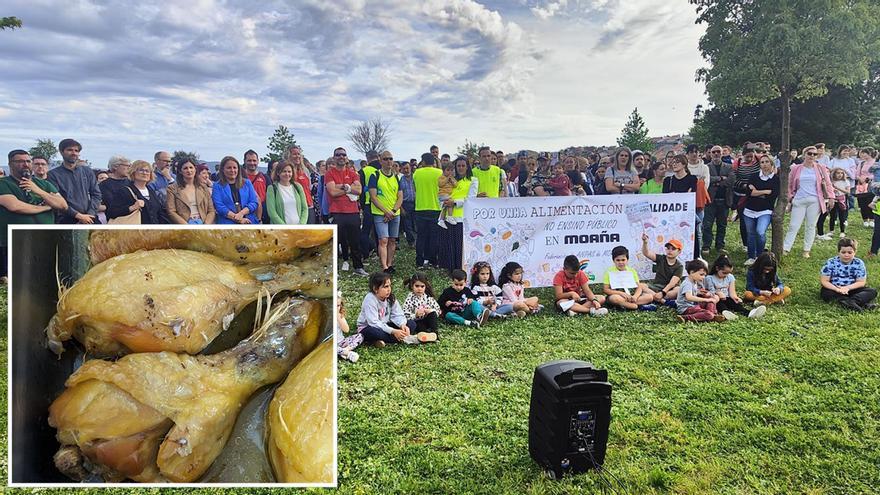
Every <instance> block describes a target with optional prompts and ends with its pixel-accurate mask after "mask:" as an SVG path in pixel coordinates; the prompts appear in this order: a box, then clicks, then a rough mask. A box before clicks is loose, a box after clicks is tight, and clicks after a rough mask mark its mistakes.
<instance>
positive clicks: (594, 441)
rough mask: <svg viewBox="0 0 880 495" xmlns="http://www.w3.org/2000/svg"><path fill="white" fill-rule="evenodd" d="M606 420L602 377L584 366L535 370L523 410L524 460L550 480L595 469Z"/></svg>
mask: <svg viewBox="0 0 880 495" xmlns="http://www.w3.org/2000/svg"><path fill="white" fill-rule="evenodd" d="M610 420H611V384H610V383H608V372H607V371H606V370H597V369H595V368H594V367H593V364H592V363H587V362H584V361H571V360H565V361H551V362H548V363H544V364H542V365H540V366H538V367H537V368H535V377H534V379H533V381H532V401H531V406H530V408H529V454H530V455H531V456H532V459H534V460H535V462H537V463H538V465H540V466H541V467H543V468H544V470H545V472H546V473H547V475H548V476H550V477H551V478H557V479H558V478H561V477H562V476H563V475H565V474H573V473H582V472H584V471H587V470H589V469H598V468H600V467H601V466H602V463H603V462H604V461H605V447H606V444H607V442H608V423H609V422H610Z"/></svg>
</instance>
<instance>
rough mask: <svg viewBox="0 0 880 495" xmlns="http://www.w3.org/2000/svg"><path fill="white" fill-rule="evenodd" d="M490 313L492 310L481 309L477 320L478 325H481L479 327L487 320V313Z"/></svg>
mask: <svg viewBox="0 0 880 495" xmlns="http://www.w3.org/2000/svg"><path fill="white" fill-rule="evenodd" d="M491 313H492V312H491V311H489V310H488V309H483V312H482V313H480V319H479V320H478V321H479V322H480V326H481V327H482V326H483V325H485V324H486V322H487V321H489V315H490V314H491Z"/></svg>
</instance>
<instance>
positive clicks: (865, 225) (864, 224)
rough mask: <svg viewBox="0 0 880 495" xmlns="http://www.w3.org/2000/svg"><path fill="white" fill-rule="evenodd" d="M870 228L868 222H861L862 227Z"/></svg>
mask: <svg viewBox="0 0 880 495" xmlns="http://www.w3.org/2000/svg"><path fill="white" fill-rule="evenodd" d="M870 226H871V222H869V221H867V220H865V221H864V222H862V227H870Z"/></svg>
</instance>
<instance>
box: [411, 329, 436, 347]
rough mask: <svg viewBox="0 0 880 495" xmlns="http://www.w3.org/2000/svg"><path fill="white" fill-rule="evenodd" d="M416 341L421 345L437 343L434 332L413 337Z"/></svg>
mask: <svg viewBox="0 0 880 495" xmlns="http://www.w3.org/2000/svg"><path fill="white" fill-rule="evenodd" d="M415 337H416V339H418V341H419V342H421V343H422V344H426V343H428V342H437V334H436V333H434V332H419V333H417V334H416V335H415Z"/></svg>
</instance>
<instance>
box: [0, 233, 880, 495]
mask: <svg viewBox="0 0 880 495" xmlns="http://www.w3.org/2000/svg"><path fill="white" fill-rule="evenodd" d="M851 233H853V234H854V235H855V237H856V238H858V239H860V240H861V242H862V246H863V247H862V248H861V249H860V253H859V254H860V255H863V254H864V252H865V244H866V243H867V241H868V240H869V236H870V234H869V232H868V230H867V229H865V228H862V227H860V226H859V227H853V228H851ZM737 235H738V233H737V232H736V228H735V227H734V228H733V231H732V232H731V233H730V235H729V236H728V237H729V241H728V245H731V246H733V245H736V244H738V240H737V239H738V237H737ZM833 244H834V243H833V242H824V243H818V244H817V245H816V246H815V247H814V249H813V258H812V259H810V260H803V259H802V258H800V257H791V258H788V259H785V260H783V266H782V269H781V274H782V276H783V278H784V280H785V282H786V284H788V285H789V286H791V287H792V288H793V290H794V295H793V296H792V298H791V299H790V301H789V303H788V304H786V305H785V306H784V307H775V306H774V307H771V309H770V311H769V312H768V314H767V316H766V317H765V318H764V319H762V320H759V321H757V322H756V321H749V320H746V319H739V320H737V321H734V322H727V323H723V324H714V323H710V324H700V325H695V324H679V323H676V322H675V320H674V317H673V312H672V311H671V310H666V309H664V310H661V311H659V312H657V313H619V312H614V313H612V314H611V315H609V317H607V318H605V319H590V318H585V317H580V318H564V317H561V316H558V315H556V314H553V313H552V312H547V313H546V314H542V315H538V316H535V317H529V318H527V319H525V320H511V321H504V322H493V323H492V324H490V325H488V326H487V328H485V329H484V330H482V331H473V330H468V329H465V328H463V327H448V326H445V327H441V340H440V342H438V343H437V344H429V345H423V346H402V345H401V346H390V347H388V348H385V349H374V348H365V347H362V348H360V349H358V350H359V351H360V352H361V360H360V361H359V362H358V363H356V364H351V363H347V362H344V363H340V367H339V370H340V371H339V475H340V480H339V481H340V491H341V492H343V493H535V494H543V493H599V492H602V491H603V488H604V485H603V482H602V481H601V480H600V479H599V477H597V475H596V474H594V473H589V474H584V475H579V476H575V477H571V478H567V479H565V480H562V481H552V480H549V479H547V478H546V477H545V476H544V475H543V472H542V471H541V470H540V469H539V468H538V466H537V465H536V464H534V463H533V462H532V461H531V459H530V458H529V455H528V443H527V432H528V425H527V417H528V407H529V395H530V390H531V380H532V373H533V370H534V368H535V366H537V365H538V364H540V363H543V362H546V361H550V360H554V359H568V358H572V359H582V360H587V361H592V362H593V363H594V364H595V365H597V366H599V367H602V368H605V369H607V370H608V371H609V377H610V381H611V383H612V384H613V386H614V393H613V406H612V411H611V412H612V421H611V429H610V437H609V443H608V455H607V457H606V462H605V467H606V468H607V470H608V471H610V472H611V473H613V474H614V475H615V476H617V477H618V478H619V479H620V480H621V481H622V483H624V484H625V486H624V487H623V488H621V489H619V492H621V493H748V494H751V493H786V494H788V493H816V494H819V493H846V494H849V493H878V492H880V488H878V487H880V432H878V426H880V366H878V364H880V313H876V312H875V313H872V314H859V315H856V314H851V313H847V312H844V311H843V310H841V309H839V308H838V307H836V306H831V305H826V304H824V303H822V302H820V301H818V299H817V293H818V282H817V280H818V275H817V273H818V270H819V268H820V266H821V265H822V263H823V262H824V260H825V259H826V258H827V257H830V256H832V255H833V254H834V246H833ZM795 252H797V251H795ZM743 259H744V253H743V252H741V251H740V252H734V253H733V260H734V262H735V263H736V264H741V263H742V261H743ZM413 265H414V254H413V251H412V250H411V249H404V251H403V253H402V255H401V256H400V258H399V261H398V262H397V268H398V278H397V279H396V280H395V294H396V295H397V296H398V297H400V298H403V297H405V295H406V292H405V291H404V290H403V289H402V287H401V284H400V280H402V279H403V277H404V275H408V274H409V272H410V268H409V267H410V266H413ZM369 268H372V269H375V268H376V265H375V263H373V264H370V265H368V269H369ZM868 270H869V273H870V276H869V282H870V283H871V284H872V285H874V286H877V285H880V278H878V274H880V262H878V261H877V260H871V261H869V264H868ZM429 274H430V276H431V277H432V280H433V281H434V285H435V287H437V288H438V289H442V288H443V287H444V286H445V284H446V280H445V277H444V275H443V274H442V273H440V272H439V271H434V270H432V271H430V272H429ZM735 275H736V276H737V278H738V279H740V280H744V273H743V270H742V269H741V268H739V267H738V268H737V269H736V271H735ZM742 285H743V283H742V282H741V283H740V287H742ZM340 288H341V290H342V291H343V292H344V294H345V296H346V298H347V301H348V305H349V309H350V314H349V320H350V321H351V322H352V324H353V323H354V319H355V318H356V317H357V308H358V305H359V303H360V301H361V299H362V298H363V296H364V294H365V292H366V281H365V280H364V279H361V278H356V277H353V276H351V275H343V276H342V277H340ZM534 293H536V294H538V295H539V296H540V297H541V299H542V302H543V303H544V304H545V305H547V306H550V304H551V297H552V295H551V291H550V290H549V289H540V290H535V291H534ZM6 295H7V294H6V288H5V287H3V288H0V307H2V308H3V309H2V311H3V314H2V315H0V316H2V320H0V321H2V322H3V325H4V327H5V325H6V316H5V311H6ZM3 335H5V332H3ZM6 344H7V340H6V339H5V337H3V338H0V345H2V356H3V357H2V358H0V359H2V362H0V378H2V387H3V388H2V390H0V397H2V399H0V407H2V411H3V414H2V425H3V429H2V438H0V441H2V442H3V445H4V446H5V445H6V425H7V418H6V388H5V387H6V372H7V370H6ZM0 477H2V480H3V484H5V481H6V478H7V458H6V449H5V447H4V448H3V454H2V456H0ZM14 491H15V492H30V491H32V490H14ZM69 491H70V490H50V492H53V493H54V492H69ZM89 491H90V492H92V491H94V492H95V493H97V490H89ZM126 491H128V490H126V489H116V490H113V492H116V493H123V492H126ZM152 491H158V492H171V491H174V492H175V493H176V492H182V491H183V490H152ZM187 491H189V490H187ZM210 491H211V492H225V491H227V490H220V489H211V490H210ZM228 491H229V492H244V491H255V490H245V489H235V490H228ZM261 491H265V490H261ZM102 493H106V491H102ZM607 493H611V492H610V491H608V492H607Z"/></svg>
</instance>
